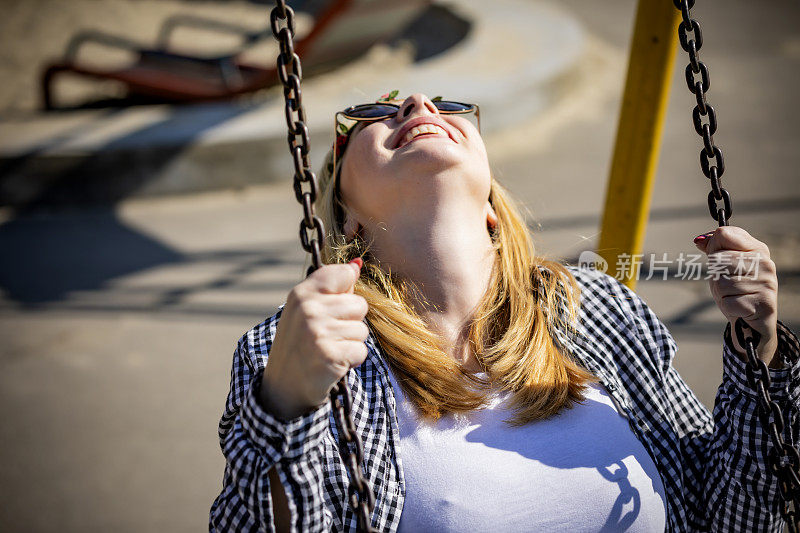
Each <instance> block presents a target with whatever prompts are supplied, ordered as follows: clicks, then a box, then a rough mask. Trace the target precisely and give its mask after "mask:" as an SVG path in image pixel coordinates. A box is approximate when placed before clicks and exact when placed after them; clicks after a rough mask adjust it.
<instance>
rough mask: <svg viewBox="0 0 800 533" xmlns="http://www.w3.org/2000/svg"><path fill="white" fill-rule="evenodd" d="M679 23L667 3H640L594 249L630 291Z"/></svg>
mask: <svg viewBox="0 0 800 533" xmlns="http://www.w3.org/2000/svg"><path fill="white" fill-rule="evenodd" d="M679 22H680V13H679V12H678V10H677V9H675V6H674V5H673V3H672V2H671V1H670V0H639V5H638V7H637V10H636V23H635V26H634V30H633V40H632V41H631V52H630V57H629V60H628V76H627V80H626V81H625V93H624V95H623V98H622V110H621V112H620V117H619V125H618V126H617V140H616V144H615V146H614V157H613V159H612V163H611V175H610V176H609V180H608V188H607V189H606V203H605V210H604V212H603V222H602V226H601V231H600V242H599V244H598V249H597V253H598V254H599V255H600V256H601V257H603V259H605V260H606V262H607V263H608V273H609V274H610V275H612V276H616V277H617V279H620V280H621V281H622V282H623V283H625V284H626V285H627V286H628V287H630V288H634V287H635V285H636V276H637V274H638V270H639V269H638V265H639V264H641V256H639V255H637V254H641V253H642V243H643V241H644V234H645V229H646V227H647V218H648V214H649V212H650V195H651V192H652V189H653V181H654V178H655V171H656V164H657V163H658V152H659V147H660V142H661V130H662V127H663V124H664V115H665V113H666V109H667V101H668V99H669V88H670V83H671V79H672V68H673V65H674V64H675V50H676V38H675V36H676V35H677V31H678V23H679Z"/></svg>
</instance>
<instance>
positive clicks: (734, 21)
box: [0, 0, 800, 532]
mask: <svg viewBox="0 0 800 533" xmlns="http://www.w3.org/2000/svg"><path fill="white" fill-rule="evenodd" d="M558 5H559V6H560V7H561V8H562V9H568V10H570V11H571V12H572V13H573V14H574V16H576V17H577V18H578V19H580V20H581V22H582V23H583V24H584V25H585V27H586V29H587V31H588V33H589V35H590V41H589V42H590V47H589V49H588V50H587V52H586V57H585V64H584V65H583V66H582V68H581V69H579V71H578V72H576V74H575V78H574V80H573V83H568V84H566V85H565V86H564V89H563V90H564V94H563V97H562V98H561V99H560V100H559V102H558V103H556V105H554V106H553V107H552V109H550V110H548V111H547V112H546V113H544V114H542V115H540V116H537V118H536V120H534V121H531V122H530V123H528V124H524V125H522V126H516V127H514V128H513V129H510V130H505V131H498V132H497V133H496V134H493V135H492V136H491V137H490V138H487V139H486V141H487V145H488V146H489V153H490V157H491V158H492V162H493V166H494V170H495V174H496V175H497V176H498V178H499V179H500V180H501V181H503V182H504V183H505V184H506V185H508V186H509V187H510V188H511V189H512V191H514V192H515V193H516V194H517V195H518V196H519V197H520V198H521V199H522V200H523V202H524V203H525V204H526V205H527V206H528V208H529V209H530V214H531V221H532V227H533V230H534V234H535V238H536V241H537V244H538V246H539V249H540V250H542V251H544V252H546V253H547V254H548V255H551V256H554V257H560V258H565V259H571V260H575V258H577V257H578V255H579V254H580V252H582V251H584V250H591V249H593V246H594V244H595V243H596V237H597V233H598V220H599V217H600V212H601V209H602V203H603V197H604V188H605V182H606V176H607V174H608V165H609V161H610V154H611V148H612V145H613V138H614V132H615V131H616V127H617V124H616V122H617V119H616V117H617V114H618V109H619V102H620V95H621V89H622V76H623V73H624V66H625V57H626V50H627V46H628V39H629V35H630V30H631V24H632V18H633V13H634V5H635V2H633V1H630V0H624V1H623V0H613V1H607V2H604V3H603V4H602V5H603V7H602V9H598V7H597V5H598V4H597V2H593V1H591V0H560V1H559V2H558ZM694 12H695V14H696V17H697V18H698V19H699V20H700V23H701V25H702V27H703V34H704V37H705V46H704V48H703V59H704V61H706V62H707V63H708V65H709V66H710V68H711V76H712V86H711V90H710V93H709V98H710V100H711V102H712V103H713V104H714V105H715V107H716V109H717V113H718V115H719V119H720V130H719V132H718V134H717V135H716V136H715V140H716V141H717V143H718V144H719V145H720V146H721V147H722V148H723V150H724V153H725V159H726V164H727V167H728V170H727V171H726V174H725V177H724V180H725V185H726V187H727V188H728V189H729V190H730V191H731V193H732V195H733V198H734V202H735V203H734V209H735V214H734V218H733V221H732V222H733V223H734V224H736V225H740V226H742V227H745V228H747V229H748V230H749V231H751V233H753V234H754V235H755V236H756V237H757V238H759V239H761V240H763V241H765V242H766V243H767V244H768V245H769V246H770V250H771V252H772V257H773V259H774V260H775V262H776V263H777V265H778V270H779V278H780V292H779V294H780V299H779V306H780V317H781V319H782V320H783V321H784V322H786V323H788V324H790V325H792V326H793V327H794V328H795V329H797V328H798V327H799V326H800V303H799V302H800V299H798V294H799V293H800V225H799V224H798V222H800V219H799V217H798V213H799V212H800V186H798V181H797V168H798V166H799V165H800V152H798V150H797V146H798V141H799V140H800V135H799V134H798V132H797V130H796V124H798V123H799V122H800V121H799V120H798V119H800V108H799V107H798V106H797V104H796V102H795V96H796V95H797V94H799V93H800V69H798V67H799V66H800V30H798V28H800V24H798V22H800V6H798V5H797V4H796V3H793V2H789V1H769V2H760V3H758V4H757V5H756V4H754V3H752V2H744V1H741V0H724V1H723V0H708V1H703V2H698V5H697V7H696V8H695V10H694ZM684 64H685V60H684V59H683V57H682V56H679V61H678V63H677V64H676V70H675V83H674V84H673V91H672V98H671V101H670V108H669V112H668V115H667V120H666V126H665V133H664V140H663V145H662V157H661V162H660V164H659V168H658V178H657V182H656V186H655V191H654V196H653V206H652V214H651V220H650V226H649V229H648V233H647V239H646V243H645V254H646V255H647V254H657V255H658V257H659V258H660V257H661V254H667V258H669V259H671V260H673V261H677V258H678V257H679V256H680V255H681V254H693V253H696V250H695V248H694V246H693V245H692V242H691V239H692V237H693V236H694V235H697V234H699V233H703V232H705V231H708V230H710V229H713V221H712V220H711V219H710V218H709V217H708V215H707V212H706V207H705V197H706V194H707V182H706V180H705V179H704V178H703V177H702V175H701V174H700V171H699V168H698V162H697V154H698V152H699V149H700V146H701V145H700V140H699V138H698V137H697V136H696V134H695V133H694V130H693V128H692V126H691V118H690V111H691V106H692V105H693V103H692V102H693V97H691V95H689V94H688V91H687V90H686V87H685V84H684V82H683V73H682V71H683V68H684ZM465 77H468V74H467V73H465ZM422 83H423V85H424V82H422ZM421 88H422V89H424V87H421ZM287 157H288V156H287ZM297 220H299V209H298V207H297V206H296V205H295V203H294V199H293V194H292V192H291V188H290V186H289V184H288V183H286V184H275V185H268V186H263V187H258V188H250V189H244V190H239V191H229V192H220V193H209V194H197V195H186V196H183V197H169V198H159V199H151V200H135V201H128V202H123V203H122V204H120V205H119V206H117V207H115V208H108V209H93V210H77V209H76V210H59V211H49V212H44V211H41V212H36V213H31V214H29V215H26V216H24V217H20V218H15V217H13V216H11V215H9V214H8V213H6V215H5V219H3V220H2V221H0V224H1V225H0V249H2V250H3V257H2V261H0V275H2V279H3V280H4V282H3V284H2V291H3V292H2V294H1V295H0V296H1V299H0V338H2V344H0V370H1V371H0V415H1V416H2V418H3V420H4V421H5V424H3V425H2V429H0V442H1V443H2V454H3V459H4V460H3V463H4V468H2V469H0V497H2V500H3V505H2V506H0V523H2V524H3V529H4V530H6V531H52V530H61V531H98V532H99V531H198V530H202V529H204V528H205V527H206V520H207V512H208V507H209V505H210V503H211V500H212V499H213V497H214V496H215V494H216V493H217V491H218V490H219V487H220V483H221V476H222V469H223V466H224V462H223V459H222V456H221V454H220V452H219V447H218V442H217V437H216V423H217V420H218V417H219V415H220V413H221V411H222V408H223V404H224V399H225V394H226V393H227V389H228V380H229V372H230V361H231V354H232V351H233V349H234V347H235V343H236V340H237V339H238V338H239V336H240V335H241V334H242V333H243V332H244V331H245V330H247V329H248V328H249V327H250V326H252V325H253V324H255V323H257V322H258V321H260V320H262V319H263V317H264V316H266V315H268V314H270V313H272V312H273V311H274V310H275V308H276V307H277V305H279V304H280V303H281V301H282V299H283V297H284V295H285V293H286V291H287V290H288V288H289V287H291V285H292V284H294V283H296V282H297V281H299V280H300V279H301V276H302V270H303V261H304V258H303V255H302V253H301V252H300V250H299V246H298V243H297V242H296V225H297ZM668 274H669V275H668V276H667V279H666V280H661V279H657V278H658V276H654V278H653V279H651V280H642V281H641V282H640V283H639V286H638V292H639V293H640V294H642V295H643V296H644V297H645V299H646V300H647V301H648V303H649V304H650V305H651V307H653V309H655V311H656V312H657V313H658V315H659V316H660V317H661V319H662V320H663V321H664V322H665V323H666V324H667V325H668V326H669V327H670V330H671V331H672V333H673V335H674V336H675V338H676V340H677V343H678V345H679V347H680V351H679V354H678V356H677V359H676V362H675V364H676V366H677V367H678V369H679V370H680V371H681V373H682V374H683V376H684V377H685V379H686V380H687V381H688V382H689V383H690V385H691V386H692V387H693V388H694V390H695V391H696V392H697V394H698V395H699V396H700V398H701V399H702V400H703V401H704V402H705V403H706V404H707V405H709V406H710V405H712V403H713V397H714V391H715V389H716V387H717V385H718V383H719V379H720V374H721V361H720V356H721V333H722V330H723V327H724V318H723V316H722V315H721V314H720V313H719V311H718V310H716V308H715V306H714V303H713V300H712V299H711V296H710V294H709V292H708V287H707V282H706V281H703V280H697V281H690V280H684V279H680V278H679V277H678V275H677V274H678V273H677V271H676V270H675V264H672V265H671V270H670V272H669V273H668ZM9 280H11V281H9Z"/></svg>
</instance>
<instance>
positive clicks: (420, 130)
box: [403, 124, 447, 144]
mask: <svg viewBox="0 0 800 533" xmlns="http://www.w3.org/2000/svg"><path fill="white" fill-rule="evenodd" d="M426 133H433V134H436V135H447V132H446V131H444V129H442V128H440V127H439V126H436V125H434V124H420V125H419V126H415V127H413V128H411V130H410V131H409V132H408V133H406V136H405V137H404V138H403V144H407V143H409V142H411V141H412V140H413V139H414V137H417V136H419V135H424V134H426Z"/></svg>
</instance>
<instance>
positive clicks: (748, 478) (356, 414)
mask: <svg viewBox="0 0 800 533" xmlns="http://www.w3.org/2000/svg"><path fill="white" fill-rule="evenodd" d="M570 270H571V272H572V273H573V275H574V276H575V277H576V279H577V280H578V283H579V284H580V286H581V289H582V294H581V311H580V325H579V328H578V333H577V334H566V333H564V332H563V331H559V330H556V331H555V332H554V333H555V336H556V338H557V340H558V341H559V342H560V343H562V344H563V345H564V346H565V347H567V348H568V349H569V350H570V352H571V353H572V354H573V355H574V356H575V357H576V358H577V359H578V360H579V361H580V362H581V363H582V364H583V365H584V366H585V367H586V368H587V369H588V370H589V371H591V372H592V373H594V374H595V376H597V377H598V378H599V379H600V382H601V383H602V384H603V385H604V386H605V388H606V389H607V390H608V392H609V394H610V395H611V397H612V398H613V400H614V402H615V403H616V404H617V408H618V409H619V411H620V413H621V414H622V415H623V416H625V417H626V418H627V419H628V421H629V425H630V428H631V430H632V431H633V433H634V434H635V435H636V437H637V438H638V439H639V440H640V441H641V442H642V443H643V444H644V446H645V448H646V449H647V451H648V452H649V453H650V455H651V457H652V458H653V461H654V462H655V464H656V466H657V467H658V470H659V472H660V474H661V478H662V481H663V484H664V489H665V492H666V512H667V530H668V531H674V532H684V531H707V530H715V531H736V532H742V531H747V532H751V531H752V532H755V531H773V532H779V531H782V530H783V521H782V519H781V518H780V514H779V511H778V502H779V492H778V486H777V480H776V478H775V476H774V475H773V474H771V473H770V471H769V469H768V468H767V466H766V462H765V458H766V455H767V452H768V439H767V437H766V434H765V433H764V432H763V430H762V427H761V424H760V422H759V420H758V417H757V414H756V408H757V400H756V395H755V394H754V392H753V391H752V390H751V389H750V388H749V387H748V385H747V381H746V378H745V365H744V363H743V362H742V361H741V360H740V359H739V358H738V357H737V356H736V355H735V354H734V353H733V352H732V350H731V347H730V326H729V327H728V329H727V330H726V331H725V342H724V343H723V379H722V384H721V385H720V387H719V390H718V393H717V397H716V402H715V406H714V413H713V418H712V415H711V414H710V413H709V412H708V410H707V409H706V408H705V407H704V406H703V405H702V404H701V403H700V402H699V401H698V399H697V398H696V397H695V395H694V394H693V393H692V391H691V390H689V388H688V387H687V385H686V383H684V381H683V379H682V378H681V377H680V375H678V373H677V371H676V370H675V369H674V368H673V367H672V366H671V362H672V359H673V357H674V356H675V352H676V350H677V346H676V345H675V341H674V340H673V339H672V337H671V336H670V334H669V332H668V331H667V329H666V327H665V326H664V324H662V323H661V322H660V321H659V320H658V318H657V317H656V316H655V314H654V313H653V312H652V311H651V310H650V309H649V308H648V307H647V305H646V304H645V303H644V301H643V300H641V298H639V297H638V296H637V295H636V294H635V293H634V292H632V291H631V290H629V289H628V288H627V287H625V286H623V285H621V284H620V283H618V282H617V281H616V280H615V279H614V278H612V277H610V276H607V275H606V274H602V273H599V272H596V271H592V270H584V269H578V268H573V267H570ZM279 318H280V311H279V312H278V314H276V315H275V316H273V317H271V318H269V319H267V320H266V321H264V322H263V323H261V324H259V325H257V326H255V327H254V328H253V329H251V330H250V331H248V332H247V333H246V334H245V335H244V336H243V337H242V339H241V340H240V341H239V345H238V348H237V349H236V352H235V353H234V359H233V370H232V375H231V390H230V394H229V395H228V399H227V403H226V405H225V412H224V414H223V416H222V420H221V421H220V424H219V437H220V444H221V446H222V451H223V454H224V455H225V457H226V459H227V466H226V468H225V475H224V485H223V488H222V492H221V493H220V495H219V496H218V497H217V499H216V500H215V501H214V503H213V506H212V508H211V516H210V524H209V529H210V530H211V531H274V526H273V525H272V502H271V496H270V487H269V481H268V476H267V472H268V470H269V469H270V468H273V467H275V468H276V469H277V472H278V474H279V476H280V479H281V481H282V483H283V486H284V489H285V491H286V494H287V497H288V500H289V509H290V512H291V520H292V530H293V531H329V530H335V531H355V530H356V518H355V516H354V514H353V513H352V512H351V510H350V509H349V507H348V504H347V486H348V477H347V472H346V470H345V467H344V464H343V463H342V461H341V459H340V457H339V453H338V439H337V435H336V429H335V425H334V420H333V418H332V415H331V411H330V407H329V405H328V403H327V402H326V403H325V404H324V405H322V406H320V407H319V408H317V409H316V410H314V411H312V412H310V413H308V414H306V415H303V416H300V417H297V418H295V419H292V420H288V421H282V420H279V419H277V418H275V417H273V416H271V415H270V414H269V413H267V412H265V411H264V410H263V409H261V407H260V406H259V404H258V401H257V398H258V389H259V386H260V382H261V373H262V370H263V368H264V367H265V365H266V363H267V354H268V353H269V350H270V346H271V343H272V338H273V336H274V335H275V328H276V325H277V323H278V320H279ZM778 335H779V346H778V353H779V354H780V355H781V357H782V358H783V361H784V363H785V364H786V368H784V369H781V370H770V377H771V379H772V384H771V386H770V389H769V392H770V394H771V395H772V398H773V399H775V401H777V402H778V403H779V404H780V406H781V409H782V410H783V414H784V417H785V420H784V426H785V428H784V434H783V438H784V439H787V440H788V441H789V442H792V443H795V442H797V441H798V436H799V435H798V430H799V429H800V424H798V421H797V417H796V416H794V415H795V414H796V413H797V412H798V407H799V406H798V397H799V396H800V363H798V359H799V358H800V343H799V342H798V339H797V337H795V336H794V334H793V333H792V332H791V331H789V329H788V328H786V327H785V326H784V325H783V324H781V323H779V324H778ZM366 342H367V346H368V348H369V354H368V356H367V359H366V361H365V362H364V363H363V364H362V365H360V366H359V367H358V368H356V369H354V370H353V371H351V372H349V373H348V376H347V381H348V384H349V386H350V388H351V390H352V393H353V418H354V421H355V425H356V427H357V429H358V431H359V432H360V434H361V438H362V439H363V441H364V463H363V464H362V468H363V469H364V473H365V475H366V477H367V478H368V479H369V483H370V486H371V487H372V489H373V491H374V493H375V496H376V506H375V510H374V511H373V513H372V525H373V526H374V527H375V528H377V529H378V530H379V531H392V532H394V531H395V530H396V529H397V526H398V523H399V521H400V513H401V512H402V509H403V500H404V496H405V482H404V479H403V468H402V457H400V456H399V455H398V449H399V434H398V425H397V418H396V407H395V398H394V393H393V390H392V386H391V383H390V381H389V377H388V373H389V368H388V366H387V364H386V362H385V361H384V359H383V357H382V356H381V350H380V348H379V347H378V345H377V344H376V342H375V340H374V338H372V337H370V338H369V339H368V340H367V341H366Z"/></svg>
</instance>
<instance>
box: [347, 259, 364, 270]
mask: <svg viewBox="0 0 800 533" xmlns="http://www.w3.org/2000/svg"><path fill="white" fill-rule="evenodd" d="M350 264H351V265H353V264H354V265H356V266H357V267H358V268H359V269H360V268H361V267H363V266H364V260H363V259H361V258H360V257H356V258H355V259H353V260H352V261H350Z"/></svg>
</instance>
